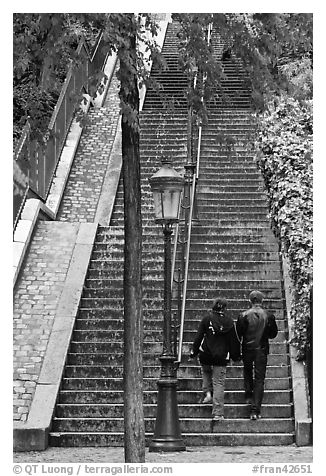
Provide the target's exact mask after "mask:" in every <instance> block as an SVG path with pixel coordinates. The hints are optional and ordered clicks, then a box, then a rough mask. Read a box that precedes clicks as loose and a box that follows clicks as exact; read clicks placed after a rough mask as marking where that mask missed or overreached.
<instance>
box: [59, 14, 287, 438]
mask: <svg viewBox="0 0 326 476" xmlns="http://www.w3.org/2000/svg"><path fill="white" fill-rule="evenodd" d="M177 31H178V25H177V24H175V23H172V24H169V26H168V30H167V34H166V38H165V43H164V45H163V49H162V52H163V55H164V56H165V57H166V59H167V64H168V69H167V71H165V72H163V73H159V72H157V71H155V68H154V69H153V73H152V74H153V75H154V76H155V75H156V76H159V79H160V80H161V82H162V84H163V90H162V91H161V94H163V95H165V96H166V97H168V98H171V99H173V102H174V105H175V111H174V113H169V112H164V111H163V110H162V101H161V98H160V96H158V94H157V93H155V92H154V91H151V90H149V91H148V92H147V95H146V99H145V103H144V108H143V111H142V114H141V173H142V176H141V180H142V219H143V263H142V265H143V315H144V332H145V336H144V412H145V430H146V437H147V441H149V440H150V439H151V437H152V435H153V430H154V422H155V415H156V402H157V385H156V382H157V379H158V378H159V373H160V361H159V356H160V354H161V351H162V344H161V342H162V321H163V311H162V307H163V234H162V232H161V230H160V228H159V227H158V226H157V225H156V224H155V219H154V209H153V201H152V196H151V192H150V188H149V184H148V178H149V177H150V176H151V175H152V174H153V173H154V172H156V171H157V169H158V168H159V167H160V160H161V157H162V156H163V155H168V156H169V157H170V158H172V160H173V167H174V168H175V169H176V170H177V171H180V172H181V171H182V170H183V166H184V163H185V156H186V153H185V151H186V144H187V108H186V101H185V100H184V98H183V95H182V88H183V85H184V84H186V80H185V77H184V76H183V74H182V72H180V71H179V70H178V64H177V56H176V44H177V41H178V39H177V37H176V33H177ZM214 38H215V39H214ZM216 38H217V36H216V35H215V36H214V34H213V45H214V41H217V40H216ZM216 48H217V47H216ZM224 68H225V72H226V77H225V80H224V82H225V88H228V91H229V98H230V101H229V103H228V106H227V107H226V108H221V104H220V103H219V101H215V102H214V101H212V102H211V103H210V104H209V117H208V123H207V124H206V125H204V127H203V132H202V144H201V156H200V173H199V180H198V186H197V212H198V220H196V222H195V223H194V225H193V231H192V237H191V248H190V265H189V275H188V291H187V307H186V314H185V332H184V343H183V357H182V361H181V364H180V367H179V369H178V403H179V417H180V425H181V432H182V435H183V438H184V441H185V444H186V445H189V446H190V445H287V444H292V443H293V442H294V420H293V403H292V390H291V388H292V387H291V373H290V366H289V354H288V345H287V337H288V334H287V321H286V315H285V302H284V293H283V283H282V270H281V264H280V258H279V248H278V243H277V241H276V239H275V238H274V236H273V234H272V231H271V229H270V223H269V218H268V209H267V198H266V195H265V193H264V186H263V180H262V177H261V175H260V173H259V171H258V170H257V167H256V164H255V159H254V155H253V153H250V152H248V150H247V148H246V146H245V145H246V141H248V139H249V138H250V135H251V134H252V132H253V130H254V122H253V118H252V116H251V113H250V102H249V95H248V93H247V92H246V91H245V90H243V87H242V84H243V83H242V81H241V77H239V74H240V73H239V70H238V67H237V66H236V65H235V64H234V63H233V62H232V59H230V58H229V59H226V60H225V64H224ZM221 137H222V140H221ZM228 137H229V138H232V142H233V144H234V145H233V147H231V148H229V147H228V146H227V141H226V140H225V139H226V138H228ZM121 180H122V179H121V178H120V183H119V187H118V190H117V195H116V200H115V206H114V210H113V214H112V219H111V222H110V226H108V227H103V226H99V228H98V233H97V236H96V240H95V244H94V248H93V253H92V256H91V261H90V265H89V269H88V274H87V278H86V281H85V285H84V291H83V295H82V298H81V302H80V306H79V313H78V316H77V319H76V323H75V328H74V331H73V337H72V341H71V344H70V349H69V353H68V356H67V363H66V367H65V371H64V377H63V380H62V384H61V390H60V392H59V395H58V400H57V405H56V410H55V416H54V418H53V426H52V431H51V434H50V444H51V445H54V446H105V445H112V446H114V445H116V446H122V445H123V335H122V334H123V189H122V183H121ZM252 289H259V290H261V291H263V292H264V294H265V296H266V306H267V307H268V308H270V309H271V310H273V312H274V314H275V315H276V319H277V325H278V328H279V333H278V336H277V338H276V339H275V340H274V341H272V342H271V345H270V355H269V360H268V367H267V376H266V381H265V396H264V402H263V406H262V419H261V420H259V421H250V420H249V414H248V411H249V410H248V406H247V405H246V402H245V398H244V390H243V378H242V364H241V363H234V364H232V365H229V366H228V367H227V374H226V382H225V419H224V420H223V421H221V422H219V423H218V425H214V426H212V425H211V408H210V406H209V405H203V404H201V403H199V402H200V400H201V396H202V390H201V373H200V366H199V363H198V362H196V361H189V360H188V355H189V354H190V349H191V344H192V342H193V339H194V335H195V332H196V330H197V327H198V323H199V320H200V319H201V317H202V313H203V312H204V310H205V309H207V308H208V307H210V306H211V304H212V302H213V300H214V299H215V298H216V297H218V296H223V297H224V298H225V299H227V301H228V309H229V312H230V314H231V316H232V318H233V319H234V320H235V319H237V317H238V315H239V313H240V311H242V310H244V309H246V308H247V307H248V305H249V303H248V296H249V293H250V291H251V290H252Z"/></svg>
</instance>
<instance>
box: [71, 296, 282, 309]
mask: <svg viewBox="0 0 326 476" xmlns="http://www.w3.org/2000/svg"><path fill="white" fill-rule="evenodd" d="M227 299H228V308H229V309H233V310H237V309H239V311H241V310H243V309H246V308H247V307H248V298H246V299H240V298H239V299H231V298H230V297H228V298H227ZM162 302H163V295H162V294H161V293H157V297H156V299H153V298H152V297H151V298H148V299H147V298H143V299H142V303H143V308H144V309H147V310H149V309H153V310H154V309H155V308H156V307H157V308H159V309H161V307H162ZM265 302H266V307H267V308H268V309H271V310H277V309H278V310H283V309H284V304H285V300H284V299H280V298H279V297H278V298H276V299H270V298H266V300H265ZM122 306H123V297H121V298H118V297H113V298H111V297H87V298H86V297H85V298H84V297H82V298H81V301H80V308H81V309H83V308H89V309H111V308H122ZM206 307H207V298H202V299H195V298H194V296H191V298H190V293H189V299H188V301H187V310H191V309H194V310H197V309H198V310H201V309H206Z"/></svg>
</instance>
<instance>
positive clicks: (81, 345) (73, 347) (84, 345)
mask: <svg viewBox="0 0 326 476" xmlns="http://www.w3.org/2000/svg"><path fill="white" fill-rule="evenodd" d="M183 347H184V353H185V354H188V355H189V354H190V351H191V347H192V344H191V343H187V342H185V343H184V346H183ZM143 349H144V356H145V354H146V353H149V354H152V355H153V354H161V353H162V344H161V342H144V344H143ZM123 350H124V345H123V343H122V342H74V341H72V342H71V343H70V352H71V353H72V354H105V353H107V355H108V358H109V359H110V361H112V358H114V357H115V355H117V354H118V353H119V352H123ZM287 352H288V344H287V343H286V342H274V341H271V343H270V353H271V354H282V353H285V354H286V353H287ZM111 354H112V355H111Z"/></svg>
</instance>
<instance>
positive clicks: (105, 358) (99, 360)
mask: <svg viewBox="0 0 326 476" xmlns="http://www.w3.org/2000/svg"><path fill="white" fill-rule="evenodd" d="M277 350H279V349H274V348H272V347H271V348H270V354H269V356H268V362H269V364H270V365H277V366H280V365H289V356H288V355H287V354H286V353H284V351H283V350H282V353H281V354H280V353H276V352H277ZM189 352H190V346H189V345H186V346H185V351H184V355H183V356H182V362H184V361H186V360H187V355H189ZM160 355H161V354H160V353H157V354H155V355H153V354H149V353H144V354H143V360H144V364H148V363H150V364H151V365H153V364H154V363H155V365H157V366H160V359H159V357H160ZM123 359H124V354H123V353H121V352H115V354H114V355H112V354H110V353H107V352H99V351H98V352H96V353H94V352H93V353H91V352H89V353H86V352H82V353H73V352H69V354H68V361H67V362H68V365H112V366H121V365H123ZM198 401H199V400H198Z"/></svg>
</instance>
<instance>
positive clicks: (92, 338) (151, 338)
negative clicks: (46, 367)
mask: <svg viewBox="0 0 326 476" xmlns="http://www.w3.org/2000/svg"><path fill="white" fill-rule="evenodd" d="M196 331H197V329H191V330H189V329H188V328H187V326H186V330H185V331H184V334H183V339H184V342H193V341H194V338H195V336H196ZM162 335H163V333H162V329H160V328H159V329H151V330H145V331H144V342H160V341H161V340H162ZM286 339H287V333H284V332H282V331H279V333H278V335H277V337H276V338H275V339H273V342H285V341H286ZM72 340H73V341H74V342H94V343H96V342H112V343H113V342H123V330H122V329H121V330H119V331H118V330H101V329H96V330H93V331H90V330H74V332H73V336H72Z"/></svg>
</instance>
